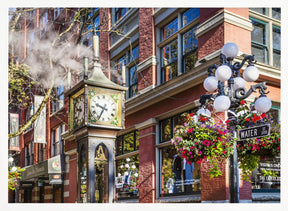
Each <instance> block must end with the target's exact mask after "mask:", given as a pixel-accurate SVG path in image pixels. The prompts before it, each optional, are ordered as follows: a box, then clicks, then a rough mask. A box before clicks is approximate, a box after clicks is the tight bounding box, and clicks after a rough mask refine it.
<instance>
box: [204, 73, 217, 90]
mask: <svg viewBox="0 0 288 211" xmlns="http://www.w3.org/2000/svg"><path fill="white" fill-rule="evenodd" d="M203 85H204V88H205V89H206V91H208V92H212V91H215V90H216V89H217V87H218V80H217V78H216V77H215V76H209V77H207V78H206V79H205V81H204V84H203Z"/></svg>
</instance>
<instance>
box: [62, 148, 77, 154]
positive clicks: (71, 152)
mask: <svg viewBox="0 0 288 211" xmlns="http://www.w3.org/2000/svg"><path fill="white" fill-rule="evenodd" d="M74 154H77V149H71V150H69V151H67V152H65V155H69V156H71V155H74Z"/></svg>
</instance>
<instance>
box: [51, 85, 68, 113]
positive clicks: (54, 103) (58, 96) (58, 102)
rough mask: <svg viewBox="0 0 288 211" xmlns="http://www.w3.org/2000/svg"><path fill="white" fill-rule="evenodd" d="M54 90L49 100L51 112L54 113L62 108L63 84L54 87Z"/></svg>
mask: <svg viewBox="0 0 288 211" xmlns="http://www.w3.org/2000/svg"><path fill="white" fill-rule="evenodd" d="M61 89H62V91H61V92H59V93H58V90H61ZM54 92H55V97H54V98H53V99H52V100H51V113H55V112H57V111H59V110H61V109H63V108H64V92H65V87H64V85H59V86H57V87H56V88H54Z"/></svg>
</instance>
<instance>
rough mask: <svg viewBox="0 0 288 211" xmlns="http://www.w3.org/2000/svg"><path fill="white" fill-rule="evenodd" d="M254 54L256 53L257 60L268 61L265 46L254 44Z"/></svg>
mask: <svg viewBox="0 0 288 211" xmlns="http://www.w3.org/2000/svg"><path fill="white" fill-rule="evenodd" d="M252 54H253V55H255V59H256V60H257V62H262V63H267V62H266V56H265V55H266V49H265V48H263V47H261V46H257V45H253V44H252Z"/></svg>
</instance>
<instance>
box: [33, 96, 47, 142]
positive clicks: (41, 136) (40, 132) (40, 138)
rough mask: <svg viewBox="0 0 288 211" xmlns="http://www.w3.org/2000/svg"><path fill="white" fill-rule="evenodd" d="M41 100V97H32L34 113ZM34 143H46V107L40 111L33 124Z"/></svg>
mask: <svg viewBox="0 0 288 211" xmlns="http://www.w3.org/2000/svg"><path fill="white" fill-rule="evenodd" d="M43 99H44V97H43V96H39V95H35V96H34V105H35V111H37V110H38V108H39V106H40V104H41V102H42V101H43ZM34 143H40V144H45V143H46V105H45V106H44V108H43V109H42V110H41V112H40V115H39V116H38V117H37V119H36V120H35V123H34Z"/></svg>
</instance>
